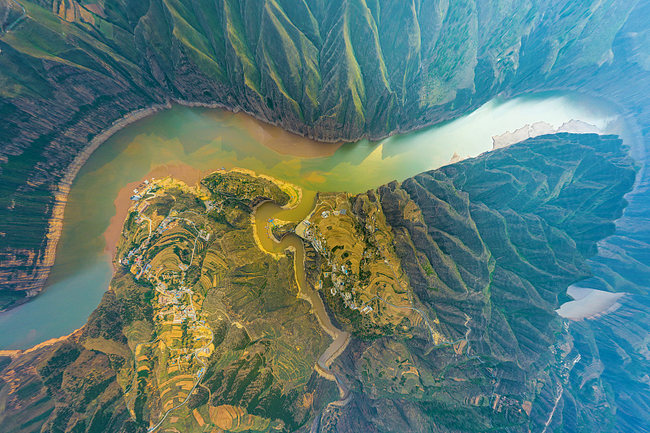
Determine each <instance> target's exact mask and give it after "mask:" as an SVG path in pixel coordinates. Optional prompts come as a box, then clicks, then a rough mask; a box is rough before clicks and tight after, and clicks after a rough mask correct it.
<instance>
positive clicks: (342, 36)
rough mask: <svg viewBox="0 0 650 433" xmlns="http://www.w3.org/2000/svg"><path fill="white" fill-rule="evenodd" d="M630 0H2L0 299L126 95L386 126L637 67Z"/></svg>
mask: <svg viewBox="0 0 650 433" xmlns="http://www.w3.org/2000/svg"><path fill="white" fill-rule="evenodd" d="M635 7H637V2H621V1H615V0H610V1H605V2H602V1H595V0H594V1H588V2H583V3H580V4H576V3H575V2H571V1H568V0H566V1H560V2H554V3H552V4H549V3H548V2H541V1H529V2H524V3H522V2H512V1H499V2H481V1H476V0H466V1H465V0H464V1H455V2H445V1H437V0H427V1H405V2H387V1H365V0H346V1H339V2H323V1H318V0H306V1H301V2H289V1H284V0H268V1H262V0H256V1H244V0H242V1H233V0H218V1H216V2H214V1H207V0H184V1H163V0H147V1H132V0H120V1H111V2H104V1H101V0H100V1H98V2H95V3H90V2H87V1H82V2H79V1H76V0H65V1H60V0H37V1H36V0H35V1H22V2H19V3H16V2H15V1H14V0H2V1H0V23H2V25H1V28H2V31H3V33H2V34H1V35H0V50H1V52H0V114H1V115H2V118H3V122H2V123H1V124H0V143H1V145H2V146H1V147H0V173H1V176H2V180H3V182H2V184H1V185H0V254H2V257H3V261H2V265H1V266H2V267H1V268H0V278H1V279H0V282H2V287H3V290H2V297H3V299H2V302H1V303H0V308H7V307H9V306H11V305H13V304H15V303H18V302H21V301H23V300H24V299H25V298H26V297H28V296H30V295H31V294H33V293H35V292H37V291H38V290H39V289H40V284H38V283H36V284H35V282H38V281H42V279H43V278H42V277H43V275H46V273H47V269H48V263H49V262H50V258H48V256H47V255H48V254H49V253H48V252H47V248H46V245H47V242H46V241H44V239H45V235H46V233H47V227H48V221H49V219H50V217H52V212H53V209H54V208H55V198H54V196H53V189H54V188H55V185H56V184H57V183H58V182H59V181H60V180H61V179H62V178H63V177H64V175H65V172H66V170H67V168H68V167H69V165H70V163H71V162H72V161H73V160H74V158H75V156H76V155H78V154H79V153H80V152H81V151H82V150H83V149H84V148H85V147H86V146H87V145H88V142H89V140H90V139H91V138H92V137H93V136H96V135H97V134H99V133H100V132H101V131H103V130H105V129H106V128H108V127H110V126H111V124H112V123H113V122H114V121H116V120H117V119H119V118H120V117H122V116H123V115H125V114H127V113H129V112H131V111H133V110H137V109H140V108H143V107H146V106H149V105H151V104H161V103H162V104H164V103H167V101H168V100H169V99H170V98H177V99H181V100H188V101H193V102H202V103H210V104H214V103H217V104H222V105H224V106H225V107H227V108H229V109H233V110H245V111H247V112H250V113H252V114H254V115H255V116H257V117H259V118H261V119H264V120H266V121H268V122H272V123H278V124H281V125H282V126H283V127H284V128H286V129H289V130H291V131H295V132H298V133H301V134H305V135H309V136H312V137H315V138H318V139H321V140H341V139H344V140H352V139H356V138H359V137H361V136H363V135H367V136H369V137H383V136H385V135H387V134H389V133H392V132H396V131H405V130H410V129H414V128H417V127H420V126H423V125H425V124H430V123H434V122H439V121H442V120H446V119H449V118H452V117H454V116H458V115H461V114H463V113H465V112H467V111H468V110H471V109H472V108H475V107H477V106H478V105H480V104H482V103H484V102H486V101H487V100H489V99H490V98H492V97H493V96H495V95H496V94H499V93H506V94H509V93H515V92H523V91H527V90H541V89H544V88H558V87H569V88H572V87H576V86H578V84H579V83H580V81H579V80H578V78H577V77H580V78H581V79H582V78H584V77H591V76H593V75H594V74H595V73H601V72H602V71H607V70H614V71H620V70H621V69H622V66H621V65H623V64H624V65H627V62H628V61H630V62H632V64H634V65H636V67H639V65H640V67H645V66H647V62H646V60H647V59H646V57H647V56H646V57H643V50H644V48H643V47H644V45H643V44H641V43H639V42H638V37H630V43H636V45H635V47H636V48H633V49H632V51H633V53H634V54H630V55H629V56H622V57H620V56H613V57H612V55H613V54H612V53H613V51H612V49H613V47H614V46H615V45H616V44H615V41H616V38H617V37H619V38H620V37H621V34H622V33H621V29H622V28H624V26H626V25H629V24H628V23H629V21H630V20H633V19H634V16H633V15H634V14H631V13H630V12H631V11H632V10H633V9H634V8H635ZM23 8H24V12H23V11H22V9H23ZM630 17H632V18H630ZM626 35H627V33H626ZM626 37H627V36H626ZM635 41H636V42H635ZM637 46H638V47H637ZM639 52H641V56H639V55H638V54H639ZM635 62H636V63H635ZM583 81H584V80H583ZM603 92H604V91H603ZM603 92H601V93H603ZM619 93H620V92H619ZM624 96H625V95H624ZM623 99H624V98H623ZM50 222H51V221H50Z"/></svg>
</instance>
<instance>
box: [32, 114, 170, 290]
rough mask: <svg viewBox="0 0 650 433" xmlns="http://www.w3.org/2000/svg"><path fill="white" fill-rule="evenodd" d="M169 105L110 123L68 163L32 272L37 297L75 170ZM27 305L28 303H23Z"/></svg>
mask: <svg viewBox="0 0 650 433" xmlns="http://www.w3.org/2000/svg"><path fill="white" fill-rule="evenodd" d="M169 107H170V105H153V106H151V107H148V108H143V109H141V110H137V111H133V112H131V113H129V114H127V115H126V116H124V117H122V118H121V119H119V120H117V121H115V122H113V125H112V126H111V127H110V128H108V129H107V130H105V131H104V132H102V133H101V134H99V135H97V136H95V138H93V139H92V140H91V141H90V143H89V144H88V146H86V148H85V149H84V150H83V151H81V152H80V153H79V154H78V155H77V156H76V157H75V159H74V160H73V161H72V163H71V164H70V166H68V168H67V170H66V172H65V174H64V176H63V178H62V179H61V180H60V181H59V183H58V185H57V186H56V189H55V191H54V205H53V207H52V215H51V216H50V219H49V220H48V223H47V225H48V230H47V234H46V235H45V238H46V243H45V248H44V249H43V251H42V252H41V253H40V256H41V258H40V259H39V261H38V263H37V265H36V268H35V271H34V273H35V278H34V286H35V288H37V289H38V292H37V293H40V292H41V291H42V290H43V287H44V286H45V282H46V281H47V277H48V276H49V274H50V269H51V268H52V266H53V265H54V260H55V258H56V248H57V245H58V243H59V239H60V238H61V232H62V230H63V218H64V213H65V206H66V204H67V202H68V194H69V193H70V188H71V186H72V183H73V182H74V179H75V178H76V177H77V174H78V173H79V170H81V167H82V166H83V165H84V164H85V163H86V161H87V160H88V158H89V157H90V155H92V153H93V152H94V151H95V150H97V148H98V147H99V146H101V145H102V144H103V143H104V142H105V141H106V140H108V139H109V138H110V137H111V136H113V134H115V133H116V132H118V131H120V130H121V129H123V128H124V127H126V126H128V125H130V124H131V123H134V122H136V121H138V120H140V119H144V118H145V117H148V116H151V115H152V114H154V113H156V112H158V111H161V110H164V109H166V108H169ZM27 302H29V301H27Z"/></svg>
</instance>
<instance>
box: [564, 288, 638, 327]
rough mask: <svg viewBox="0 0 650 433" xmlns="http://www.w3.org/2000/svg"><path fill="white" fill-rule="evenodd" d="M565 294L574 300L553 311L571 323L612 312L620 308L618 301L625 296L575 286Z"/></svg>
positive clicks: (623, 294)
mask: <svg viewBox="0 0 650 433" xmlns="http://www.w3.org/2000/svg"><path fill="white" fill-rule="evenodd" d="M567 294H568V295H569V296H571V297H572V298H573V299H574V300H573V301H569V302H566V303H564V304H562V306H561V307H560V308H558V309H557V310H555V311H556V312H557V314H559V315H560V316H562V317H564V318H565V319H569V320H573V321H580V320H585V319H595V318H598V317H600V316H603V315H605V314H608V313H611V312H614V311H616V310H617V309H618V307H619V306H620V304H619V303H618V300H619V299H621V298H622V297H623V296H625V295H626V293H612V292H605V291H603V290H596V289H589V288H586V287H577V286H571V287H569V288H568V289H567Z"/></svg>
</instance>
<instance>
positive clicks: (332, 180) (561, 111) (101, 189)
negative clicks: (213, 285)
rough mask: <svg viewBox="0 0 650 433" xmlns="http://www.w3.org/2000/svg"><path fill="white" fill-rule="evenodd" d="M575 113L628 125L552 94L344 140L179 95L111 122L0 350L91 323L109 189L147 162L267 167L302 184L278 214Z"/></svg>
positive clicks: (145, 170)
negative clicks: (313, 136)
mask: <svg viewBox="0 0 650 433" xmlns="http://www.w3.org/2000/svg"><path fill="white" fill-rule="evenodd" d="M572 119H576V120H582V121H584V122H587V123H590V124H593V125H596V126H597V127H599V128H600V129H601V130H603V131H604V132H611V133H620V132H624V131H622V130H621V128H623V127H624V126H622V122H621V121H620V119H619V118H618V116H617V115H616V113H615V111H614V109H613V108H612V107H609V106H607V105H604V103H603V102H601V101H594V100H591V99H587V98H585V97H581V96H577V95H558V94H547V95H542V96H535V97H520V98H516V99H513V100H510V101H507V102H503V101H500V100H498V99H497V100H493V101H490V102H489V103H487V104H485V105H484V106H482V107H481V108H479V109H478V110H476V111H474V112H472V113H471V114H469V115H466V116H464V117H462V118H459V119H457V120H454V121H451V122H447V123H444V124H441V125H438V126H435V127H429V128H425V129H423V130H420V131H417V132H412V133H408V134H404V135H399V136H393V137H389V138H387V139H385V140H382V141H379V142H369V141H367V140H361V141H359V142H356V143H345V144H341V143H338V144H324V143H317V142H313V141H311V140H307V139H305V138H301V137H297V136H295V135H292V134H289V133H287V132H285V131H283V130H281V129H280V128H276V127H273V126H269V125H265V124H262V123H260V122H257V121H255V120H253V119H252V118H250V117H249V116H246V115H243V114H232V113H229V112H225V111H222V110H213V109H200V108H187V107H182V106H174V107H172V108H171V109H170V110H166V111H163V112H159V113H157V114H155V115H153V116H151V117H149V118H146V119H142V120H140V121H137V122H136V123H133V124H131V125H129V126H127V127H126V128H124V129H123V130H121V131H119V132H117V133H116V134H115V135H113V136H112V137H111V138H110V139H109V140H107V141H106V142H105V143H104V144H102V145H101V146H100V147H99V149H98V150H96V151H95V152H94V153H93V154H92V155H91V157H90V158H89V160H88V161H87V162H86V164H85V165H84V166H83V167H82V169H81V171H80V172H79V174H78V176H77V178H76V179H75V181H74V183H73V185H72V188H71V191H70V195H69V198H68V204H67V206H66V209H65V217H64V226H63V233H62V236H61V240H60V241H59V244H58V247H57V255H56V260H55V264H54V266H53V268H52V272H51V274H50V277H49V279H48V281H47V286H46V290H45V291H44V292H43V293H42V294H41V295H39V296H38V297H36V298H35V299H34V300H32V301H31V302H29V303H27V304H24V305H22V306H20V307H18V308H16V309H13V310H10V311H8V312H5V313H2V314H0V349H23V348H28V347H31V346H33V345H35V344H38V343H40V342H42V341H45V340H48V339H50V338H56V337H60V336H61V335H65V334H67V333H70V332H71V331H73V330H74V329H76V328H78V327H80V326H82V325H83V324H84V323H85V322H86V320H87V318H88V316H89V314H90V313H91V312H92V311H93V309H94V308H95V307H96V306H97V304H98V303H99V301H100V299H101V297H102V295H103V293H104V292H105V290H106V288H107V287H108V284H109V281H110V278H111V272H112V271H111V264H110V253H109V252H108V250H107V248H106V245H107V244H106V238H105V236H104V235H105V233H106V231H107V229H108V228H109V226H110V225H111V218H113V217H114V216H115V215H116V205H115V203H116V198H117V197H118V194H119V193H120V192H122V195H124V194H125V193H128V191H126V190H125V188H124V187H125V185H127V184H129V183H134V182H138V181H140V180H141V179H143V178H144V177H146V176H151V174H152V173H155V174H156V176H160V175H165V174H168V173H172V174H175V175H179V176H180V177H183V176H185V177H187V179H188V180H196V179H198V178H199V177H200V176H201V175H204V174H207V173H209V172H211V171H213V170H216V169H219V168H221V167H225V168H227V169H228V168H233V167H241V168H245V169H249V170H253V171H255V172H257V173H260V174H267V175H270V176H273V177H275V178H278V179H282V180H285V181H288V182H291V183H294V184H296V185H298V186H300V187H301V188H302V189H303V193H304V195H303V201H302V202H301V205H300V206H299V207H297V208H296V209H293V210H289V211H283V212H285V214H284V215H283V217H284V219H294V220H295V219H300V218H302V217H304V216H306V215H307V213H308V212H309V211H310V207H311V204H313V198H314V196H315V191H347V192H350V193H358V192H363V191H365V190H367V189H370V188H373V187H376V186H378V185H381V184H383V183H386V182H389V181H391V180H403V179H405V178H407V177H410V176H413V175H415V174H417V173H420V172H422V171H425V170H430V169H434V168H438V167H440V166H443V165H446V164H448V163H449V162H450V161H451V160H452V158H453V157H454V156H455V155H456V156H460V157H471V156H476V155H479V154H480V153H483V152H485V151H488V150H491V149H492V139H491V137H492V136H494V135H498V134H502V133H504V132H506V131H512V130H515V129H517V128H520V127H522V126H524V125H526V124H531V123H534V122H538V121H545V122H548V123H550V124H552V125H553V126H555V127H559V126H560V125H562V124H563V123H565V122H567V121H569V120H572ZM310 200H311V201H310ZM267 209H270V208H267ZM276 216H277V215H276ZM119 224H121V222H120V223H119ZM118 227H119V225H118ZM118 231H119V230H118ZM109 238H110V237H109ZM263 242H267V240H263ZM268 242H270V241H268ZM269 245H270V244H269Z"/></svg>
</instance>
